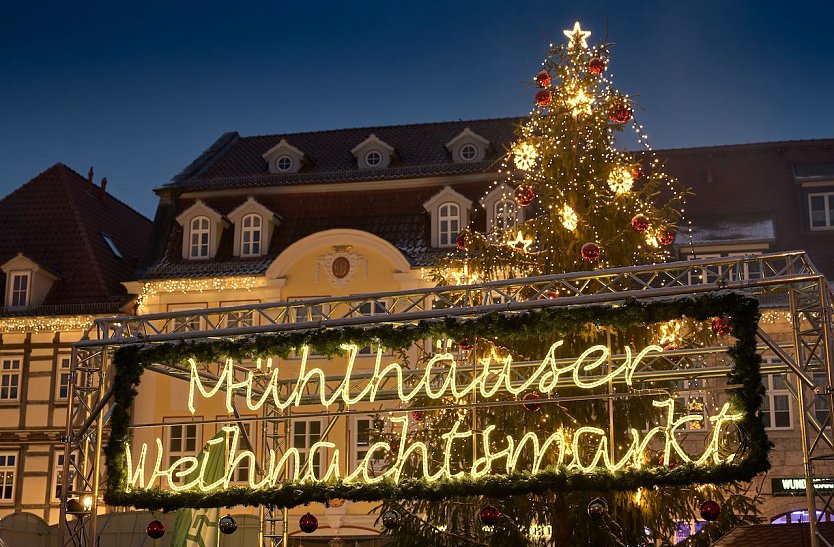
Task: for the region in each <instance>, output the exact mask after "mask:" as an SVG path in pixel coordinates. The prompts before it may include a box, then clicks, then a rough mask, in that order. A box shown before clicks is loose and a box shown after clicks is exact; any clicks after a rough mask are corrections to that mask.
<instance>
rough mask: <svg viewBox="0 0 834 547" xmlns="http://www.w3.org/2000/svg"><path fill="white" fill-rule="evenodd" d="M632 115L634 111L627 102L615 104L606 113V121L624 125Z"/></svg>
mask: <svg viewBox="0 0 834 547" xmlns="http://www.w3.org/2000/svg"><path fill="white" fill-rule="evenodd" d="M633 115H634V111H633V110H632V109H631V105H629V104H628V103H627V102H621V103H617V104H615V105H614V106H612V107H611V110H609V111H608V119H609V120H611V121H612V122H615V123H626V122H627V121H628V120H630V119H631V116H633Z"/></svg>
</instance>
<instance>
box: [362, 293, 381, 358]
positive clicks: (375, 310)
mask: <svg viewBox="0 0 834 547" xmlns="http://www.w3.org/2000/svg"><path fill="white" fill-rule="evenodd" d="M356 312H357V313H358V314H359V315H363V316H366V317H370V316H373V315H384V314H385V312H386V309H385V302H383V301H382V300H373V301H371V302H363V303H362V304H361V305H360V306H359V307H358V308H357V309H356ZM376 350H377V348H372V347H371V346H365V347H364V348H360V349H359V354H360V355H370V354H372V353H376Z"/></svg>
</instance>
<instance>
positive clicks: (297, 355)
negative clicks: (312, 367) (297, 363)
mask: <svg viewBox="0 0 834 547" xmlns="http://www.w3.org/2000/svg"><path fill="white" fill-rule="evenodd" d="M313 298H327V296H326V295H321V296H291V297H288V298H287V302H298V301H299V300H310V299H313ZM307 310H309V311H310V313H309V317H308V316H307V315H304V316H302V313H306V311H307ZM330 311H331V310H330V304H326V303H324V304H316V305H314V306H311V307H304V308H292V309H291V311H290V313H291V314H292V316H291V319H292V321H293V323H302V322H305V321H321V320H323V319H327V317H328V316H329V315H330ZM307 357H308V358H322V357H324V356H323V355H321V354H318V353H316V352H314V351H313V350H312V349H310V351H309V353H308V354H307ZM288 358H289V359H301V351H300V350H299V351H296V352H293V353H291V354H290V356H289V357H288Z"/></svg>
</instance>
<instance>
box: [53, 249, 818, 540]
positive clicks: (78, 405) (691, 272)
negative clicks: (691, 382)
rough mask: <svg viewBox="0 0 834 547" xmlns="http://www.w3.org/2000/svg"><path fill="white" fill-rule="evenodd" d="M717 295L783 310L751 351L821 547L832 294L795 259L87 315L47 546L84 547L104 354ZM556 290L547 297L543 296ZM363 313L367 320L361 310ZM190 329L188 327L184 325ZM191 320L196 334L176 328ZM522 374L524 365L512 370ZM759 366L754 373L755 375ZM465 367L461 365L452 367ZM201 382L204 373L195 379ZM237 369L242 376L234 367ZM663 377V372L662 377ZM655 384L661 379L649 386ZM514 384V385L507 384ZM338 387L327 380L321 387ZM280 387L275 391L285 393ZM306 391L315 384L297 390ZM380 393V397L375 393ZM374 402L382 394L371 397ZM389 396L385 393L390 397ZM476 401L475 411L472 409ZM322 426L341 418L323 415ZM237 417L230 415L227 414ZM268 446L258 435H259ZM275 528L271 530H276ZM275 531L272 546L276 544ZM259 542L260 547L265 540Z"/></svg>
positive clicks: (102, 426)
mask: <svg viewBox="0 0 834 547" xmlns="http://www.w3.org/2000/svg"><path fill="white" fill-rule="evenodd" d="M721 289H735V290H743V291H746V292H748V293H750V294H751V295H753V296H756V297H757V298H759V299H760V301H761V302H763V303H764V304H765V305H767V304H768V303H773V304H775V305H776V306H778V307H781V308H788V309H789V313H790V318H791V324H792V331H793V339H792V340H791V341H789V342H782V343H777V342H776V341H775V340H773V339H772V338H771V337H770V336H769V335H768V334H767V333H766V332H764V331H763V330H762V329H759V338H760V341H761V342H762V346H761V348H762V349H769V350H770V351H772V352H773V353H774V354H775V355H777V356H778V357H779V359H780V360H781V362H780V363H778V364H774V365H768V367H767V371H768V372H771V373H773V372H789V373H790V377H791V379H792V381H791V382H790V384H791V390H792V393H793V394H794V396H795V398H796V400H797V403H798V406H799V408H800V409H801V420H800V433H801V437H802V451H803V463H804V470H805V473H804V474H805V479H806V486H807V490H806V499H807V503H808V512H809V520H810V524H811V525H810V530H811V545H812V547H819V546H821V545H825V546H827V547H834V546H831V545H830V544H829V543H828V542H827V541H826V540H825V539H824V538H823V537H822V536H821V535H819V534H818V531H817V527H816V510H817V509H818V508H819V509H820V510H823V511H832V512H834V493H821V492H817V491H816V490H815V489H814V487H813V479H814V477H822V476H829V475H827V474H826V473H829V474H830V472H831V471H830V470H831V469H832V468H834V439H833V438H832V434H831V431H832V428H831V426H832V411H833V409H834V404H832V403H834V401H832V385H834V374H833V373H832V365H831V357H832V348H831V344H832V317H831V315H832V314H831V306H832V301H834V300H833V299H834V293H832V290H831V288H830V286H829V285H828V282H827V281H826V279H825V277H824V276H823V275H822V274H821V273H819V271H818V270H817V269H816V268H815V267H814V265H813V263H811V261H810V260H809V258H808V257H807V255H806V254H805V253H804V252H803V251H791V252H782V253H769V254H761V255H750V256H737V257H729V258H717V259H711V258H710V259H701V260H689V261H679V262H670V263H664V264H657V265H651V266H633V267H626V268H616V269H609V270H599V271H594V272H577V273H567V274H559V275H549V276H540V277H533V278H524V279H510V280H502V281H494V282H488V283H476V284H471V285H461V286H446V287H434V288H428V289H415V290H409V291H400V292H387V293H376V294H365V295H354V296H349V297H344V298H316V299H308V300H301V301H292V302H278V303H266V304H253V305H241V306H234V307H224V308H213V309H200V310H187V311H178V312H169V313H158V314H149V315H143V316H122V317H113V318H103V319H97V320H96V321H95V324H94V325H93V326H92V327H91V328H90V329H89V330H88V332H87V333H86V334H85V336H84V337H83V339H82V340H81V341H79V342H77V343H76V344H75V345H74V347H73V354H72V365H71V369H70V393H69V397H70V401H71V404H70V405H69V409H70V410H69V412H68V416H67V427H66V436H65V439H64V440H65V443H66V444H65V457H64V473H63V477H64V485H63V488H62V490H61V514H60V524H59V545H61V546H62V547H63V546H78V547H88V546H92V545H94V544H95V539H94V538H95V537H96V530H97V520H98V518H97V517H98V507H99V505H100V503H101V502H100V495H99V494H100V492H101V490H102V488H101V481H102V480H103V478H104V477H103V476H102V475H103V466H102V461H101V457H102V444H103V438H104V437H105V436H106V434H107V431H106V423H107V419H108V418H109V412H110V410H111V405H112V392H113V386H112V376H113V375H112V372H111V370H110V361H109V355H110V353H111V352H112V350H113V349H115V348H117V347H119V346H122V345H125V344H135V343H156V342H166V341H174V340H187V339H197V338H199V339H212V338H214V339H220V338H229V337H238V336H243V335H250V334H257V333H268V332H281V331H292V330H302V329H310V328H327V327H339V326H345V325H356V326H362V325H374V324H381V323H409V322H414V321H418V320H423V319H440V318H444V317H449V316H454V317H462V318H465V317H475V316H478V315H481V314H484V313H489V312H492V311H522V310H526V309H536V308H545V307H555V306H567V305H577V304H588V303H602V302H612V303H613V302H618V301H623V300H625V299H629V298H640V299H648V298H659V297H673V296H680V295H686V294H698V293H703V292H708V291H715V290H721ZM554 291H555V292H557V293H558V295H559V297H558V298H551V296H552V295H553V293H554ZM369 309H371V310H373V311H374V315H369V314H368V313H367V311H368V310H369ZM243 314H251V315H252V316H253V317H257V318H258V319H257V322H258V324H257V325H253V326H242V325H240V324H239V323H238V322H237V320H236V319H237V318H239V317H240V316H241V315H243ZM195 322H196V323H195ZM189 324H192V325H193V324H198V325H200V329H199V330H186V328H187V327H186V325H189ZM725 350H726V348H699V349H698V350H678V351H675V352H670V353H669V354H668V355H664V356H663V357H659V359H674V361H672V362H676V360H677V358H679V357H686V358H689V359H690V360H691V361H692V362H695V363H696V365H697V363H702V359H703V358H704V355H707V356H708V355H709V354H711V353H715V352H718V351H725ZM612 358H613V359H616V358H617V357H616V356H614V357H612ZM151 369H152V370H153V371H154V372H158V373H162V374H166V375H169V376H173V377H178V378H183V379H187V378H188V371H187V370H185V369H182V368H179V367H170V366H166V367H162V366H154V367H151ZM518 370H519V371H520V372H519V374H520V375H523V370H524V367H523V366H521V367H519V368H518ZM763 370H764V369H763ZM464 371H465V369H464ZM201 373H202V374H203V375H204V376H205V377H206V378H207V379H210V378H212V377H213V375H212V372H211V371H210V370H208V369H205V370H203V371H202V372H201ZM237 373H239V374H241V375H243V374H245V371H244V370H243V369H240V370H239V371H237ZM637 374H642V375H644V376H645V379H647V380H648V379H653V378H656V377H657V378H658V379H667V380H668V379H692V378H695V377H707V376H712V377H715V375H716V374H718V375H721V374H726V369H721V368H720V367H719V368H716V367H711V368H710V367H706V366H691V367H690V368H687V369H686V370H685V371H681V370H677V371H671V372H669V371H664V373H663V374H661V373H660V372H659V371H651V370H650V369H646V370H644V371H642V372H641V371H638V372H637ZM664 375H665V376H664ZM661 376H664V377H663V378H661ZM521 379H522V378H521V377H520V378H519V380H521ZM338 381H341V377H340V378H339V379H336V378H327V379H325V382H326V383H328V384H330V383H331V382H333V383H335V382H338ZM290 387H291V386H289V385H287V386H286V388H287V389H290ZM307 387H308V388H309V389H310V390H311V392H310V393H308V396H312V393H313V392H315V391H317V386H314V385H312V384H310V385H309V386H307ZM383 391H385V390H383ZM380 395H383V393H382V392H380ZM392 396H393V393H392ZM480 404H484V402H480V403H475V404H474V406H478V405H480ZM266 412H267V414H266V415H264V416H263V417H264V418H269V420H267V421H268V422H270V423H272V424H273V425H272V430H271V431H266V430H264V432H263V435H264V439H265V440H268V441H269V442H270V443H271V444H272V445H275V446H281V445H283V446H287V443H288V441H289V437H288V434H289V430H288V428H287V427H286V426H284V427H280V424H281V423H282V422H283V423H288V417H287V416H286V415H279V413H277V412H275V411H274V410H267V411H266ZM333 414H334V415H333V416H331V417H330V421H329V423H328V427H327V430H329V429H330V428H332V425H333V423H334V422H335V420H336V419H338V417H339V416H340V415H342V414H344V412H341V409H340V411H339V412H336V413H333ZM238 418H240V416H238ZM267 438H268V439H267ZM85 497H86V499H88V500H89V505H90V506H89V510H85V511H77V510H75V508H77V504H76V505H75V506H72V505H71V507H74V509H72V510H70V511H67V507H68V500H70V499H75V498H80V499H82V500H83V499H85ZM261 519H262V523H264V526H262V530H261V535H260V538H261V544H262V545H267V544H269V545H279V544H280V545H286V529H287V527H286V512H284V514H283V515H282V517H281V518H277V517H276V515H273V514H272V513H271V512H268V511H267V510H265V509H262V511H261ZM278 521H282V522H283V530H284V533H283V534H277V533H276V531H275V530H276V524H277V522H278ZM282 535H283V540H281V539H279V538H281V536H282ZM267 542H269V543H267Z"/></svg>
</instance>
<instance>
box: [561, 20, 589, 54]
mask: <svg viewBox="0 0 834 547" xmlns="http://www.w3.org/2000/svg"><path fill="white" fill-rule="evenodd" d="M562 34H564V35H565V36H566V37H567V39H568V48H570V49H573V48H575V47H577V46H578V47H581V48H583V49H587V48H588V37H589V36H591V31H590V30H582V27H581V26H579V21H577V22H576V23H574V24H573V29H568V30H563V31H562Z"/></svg>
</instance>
